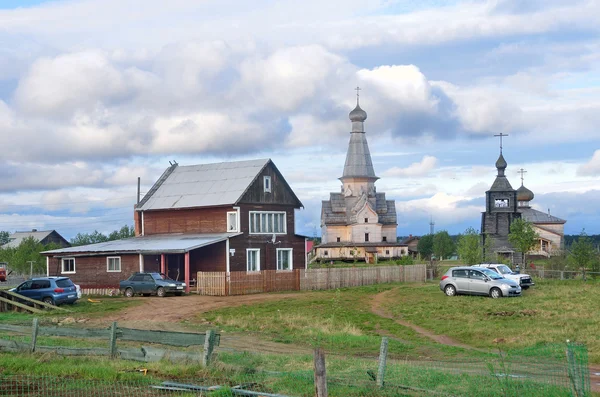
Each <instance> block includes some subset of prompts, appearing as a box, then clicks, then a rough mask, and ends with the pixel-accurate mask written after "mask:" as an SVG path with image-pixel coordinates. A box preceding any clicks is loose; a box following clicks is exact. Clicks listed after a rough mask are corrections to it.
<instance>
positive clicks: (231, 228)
mask: <svg viewBox="0 0 600 397" xmlns="http://www.w3.org/2000/svg"><path fill="white" fill-rule="evenodd" d="M227 231H228V232H237V231H239V227H238V213H237V211H230V212H228V213H227Z"/></svg>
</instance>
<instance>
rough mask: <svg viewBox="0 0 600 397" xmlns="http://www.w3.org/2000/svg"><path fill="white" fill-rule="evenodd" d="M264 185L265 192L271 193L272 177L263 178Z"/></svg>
mask: <svg viewBox="0 0 600 397" xmlns="http://www.w3.org/2000/svg"><path fill="white" fill-rule="evenodd" d="M263 185H264V186H265V192H267V193H271V177H270V176H264V177H263Z"/></svg>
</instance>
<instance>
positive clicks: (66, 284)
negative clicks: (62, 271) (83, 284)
mask: <svg viewBox="0 0 600 397" xmlns="http://www.w3.org/2000/svg"><path fill="white" fill-rule="evenodd" d="M73 285H74V284H73V282H72V281H71V279H68V278H64V279H62V280H56V286H57V287H60V288H66V287H72V286H73Z"/></svg>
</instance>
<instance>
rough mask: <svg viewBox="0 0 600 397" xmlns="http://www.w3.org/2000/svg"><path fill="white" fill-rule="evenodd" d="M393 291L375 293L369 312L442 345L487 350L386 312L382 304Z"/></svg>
mask: <svg viewBox="0 0 600 397" xmlns="http://www.w3.org/2000/svg"><path fill="white" fill-rule="evenodd" d="M393 291H394V290H393V289H391V290H388V291H385V292H382V293H380V294H377V295H375V297H374V298H373V301H372V303H371V312H372V313H374V314H376V315H378V316H379V317H383V318H389V319H391V320H394V321H395V322H396V323H398V324H400V325H402V326H403V327H407V328H410V329H412V330H414V331H415V332H416V333H418V334H419V335H422V336H424V337H426V338H429V339H431V340H432V341H434V342H437V343H440V344H442V345H446V346H454V347H461V348H463V349H468V350H478V351H483V352H487V350H483V349H478V348H476V347H473V346H469V345H465V344H464V343H460V342H458V341H455V340H454V339H452V338H450V337H449V336H446V335H438V334H434V333H433V332H431V331H429V330H427V329H425V328H421V327H419V326H418V325H415V324H412V323H410V322H408V321H406V320H403V319H401V318H396V317H394V316H392V315H391V314H389V313H387V312H386V311H385V310H383V309H382V306H383V304H384V303H385V302H387V301H389V299H390V298H388V295H389V294H390V293H391V292H393Z"/></svg>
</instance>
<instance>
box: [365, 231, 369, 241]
mask: <svg viewBox="0 0 600 397" xmlns="http://www.w3.org/2000/svg"><path fill="white" fill-rule="evenodd" d="M365 241H369V233H365Z"/></svg>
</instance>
